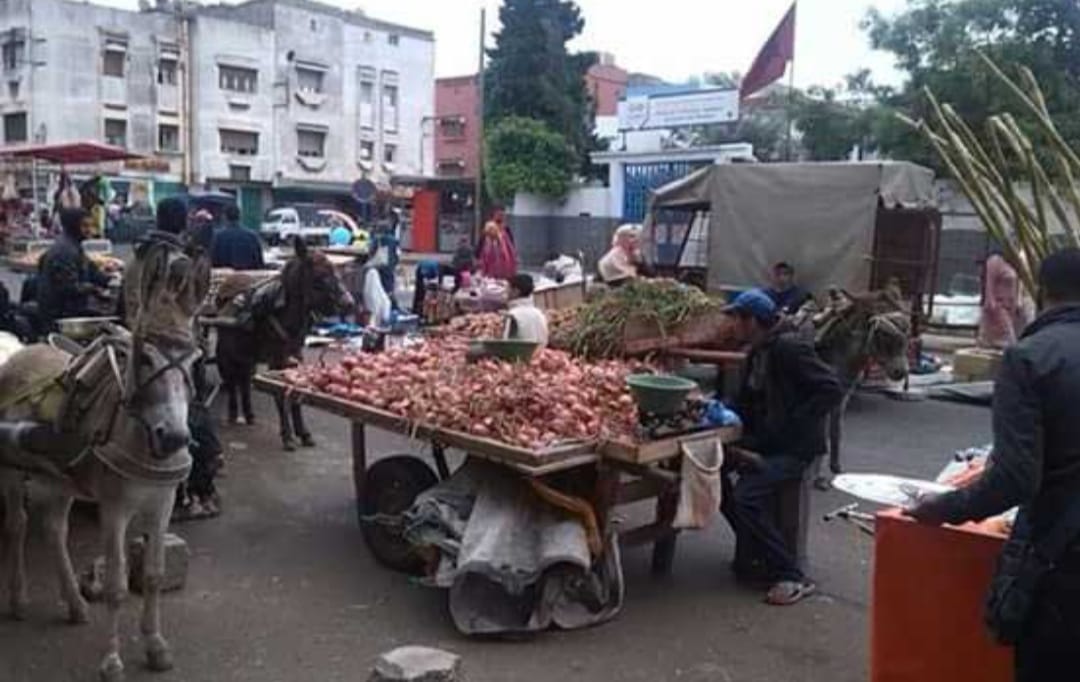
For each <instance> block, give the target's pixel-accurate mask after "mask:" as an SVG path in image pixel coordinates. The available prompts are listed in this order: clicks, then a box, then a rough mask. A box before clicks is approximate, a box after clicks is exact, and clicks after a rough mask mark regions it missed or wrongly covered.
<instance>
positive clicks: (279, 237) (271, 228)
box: [259, 205, 332, 246]
mask: <svg viewBox="0 0 1080 682" xmlns="http://www.w3.org/2000/svg"><path fill="white" fill-rule="evenodd" d="M323 212H324V211H323V210H322V209H320V207H318V206H305V205H296V206H282V207H279V208H273V209H271V210H270V211H268V212H267V213H266V217H265V218H263V222H262V226H261V227H260V228H259V233H260V234H261V235H262V236H263V238H264V239H265V240H266V241H267V243H268V244H270V245H271V246H274V245H277V244H280V243H282V242H287V241H290V240H292V239H293V238H294V237H300V238H301V239H303V240H304V241H305V242H308V243H312V244H325V243H326V242H327V241H328V240H329V238H330V230H331V229H332V226H331V225H330V224H329V222H328V221H327V220H326V216H324V215H322V214H323Z"/></svg>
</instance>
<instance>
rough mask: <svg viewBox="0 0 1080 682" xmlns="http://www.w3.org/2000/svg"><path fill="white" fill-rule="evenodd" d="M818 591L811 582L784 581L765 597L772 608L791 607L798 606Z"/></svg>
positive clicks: (774, 586)
mask: <svg viewBox="0 0 1080 682" xmlns="http://www.w3.org/2000/svg"><path fill="white" fill-rule="evenodd" d="M816 590H817V586H816V585H814V583H812V582H810V581H809V580H783V581H781V582H778V583H776V584H775V585H773V586H772V588H770V589H769V593H768V594H767V595H765V603H766V604H770V605H772V606H791V605H792V604H798V603H799V602H801V601H802V600H803V599H806V598H807V597H809V596H810V595H812V594H813V593H814V592H815V591H816Z"/></svg>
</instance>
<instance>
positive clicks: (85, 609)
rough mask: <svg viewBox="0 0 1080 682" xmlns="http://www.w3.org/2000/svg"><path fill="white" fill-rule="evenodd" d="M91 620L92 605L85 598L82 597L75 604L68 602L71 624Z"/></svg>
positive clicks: (83, 623)
mask: <svg viewBox="0 0 1080 682" xmlns="http://www.w3.org/2000/svg"><path fill="white" fill-rule="evenodd" d="M89 622H90V607H89V606H88V605H87V603H86V601H85V600H82V599H80V600H79V601H77V602H76V603H74V604H68V623H70V624H71V625H85V624H86V623H89Z"/></svg>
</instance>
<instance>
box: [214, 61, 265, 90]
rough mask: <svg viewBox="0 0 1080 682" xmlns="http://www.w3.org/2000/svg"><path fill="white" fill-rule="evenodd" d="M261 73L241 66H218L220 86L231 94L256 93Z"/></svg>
mask: <svg viewBox="0 0 1080 682" xmlns="http://www.w3.org/2000/svg"><path fill="white" fill-rule="evenodd" d="M258 85H259V72H258V71H256V70H255V69H245V68H243V67H240V66H218V86H219V87H221V89H222V90H228V91H229V92H255V89H256V88H257V87H258Z"/></svg>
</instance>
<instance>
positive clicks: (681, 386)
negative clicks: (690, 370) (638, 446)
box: [626, 374, 698, 415]
mask: <svg viewBox="0 0 1080 682" xmlns="http://www.w3.org/2000/svg"><path fill="white" fill-rule="evenodd" d="M626 384H627V386H629V387H630V392H631V393H633V394H634V399H635V400H636V401H637V404H638V408H640V409H641V411H642V412H647V413H649V414H660V415H665V414H673V413H675V412H678V411H679V410H680V409H681V408H682V406H683V403H685V402H686V396H688V395H690V392H691V391H693V390H694V389H695V388H697V387H698V385H697V383H696V382H694V381H691V380H689V379H684V378H682V377H677V376H672V375H670V374H631V375H630V376H628V377H626Z"/></svg>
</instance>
